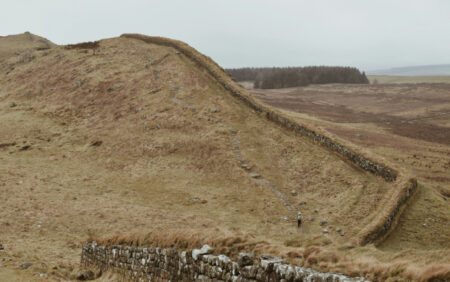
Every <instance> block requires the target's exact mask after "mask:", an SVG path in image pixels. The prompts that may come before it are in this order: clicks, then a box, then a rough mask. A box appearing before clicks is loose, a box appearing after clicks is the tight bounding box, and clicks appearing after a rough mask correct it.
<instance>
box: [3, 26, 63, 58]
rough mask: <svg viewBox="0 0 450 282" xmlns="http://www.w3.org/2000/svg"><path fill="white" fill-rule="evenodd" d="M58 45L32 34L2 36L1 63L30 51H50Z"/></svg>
mask: <svg viewBox="0 0 450 282" xmlns="http://www.w3.org/2000/svg"><path fill="white" fill-rule="evenodd" d="M55 46H56V44H55V43H53V42H51V41H50V40H48V39H46V38H44V37H40V36H37V35H34V34H32V33H30V32H25V33H22V34H15V35H8V36H0V61H2V60H4V59H6V58H8V57H10V56H13V55H15V54H17V53H21V52H23V51H25V50H28V49H49V48H53V47H55Z"/></svg>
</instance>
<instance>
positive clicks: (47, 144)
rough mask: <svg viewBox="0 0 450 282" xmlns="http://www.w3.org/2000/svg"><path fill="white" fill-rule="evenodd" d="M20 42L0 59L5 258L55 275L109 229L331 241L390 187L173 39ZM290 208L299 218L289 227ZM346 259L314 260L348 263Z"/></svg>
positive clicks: (362, 219)
mask: <svg viewBox="0 0 450 282" xmlns="http://www.w3.org/2000/svg"><path fill="white" fill-rule="evenodd" d="M32 55H33V56H32V57H33V59H31V60H30V61H21V60H16V59H15V58H14V57H11V58H10V59H9V61H8V64H9V65H8V68H4V69H1V70H0V85H1V86H2V87H1V88H0V120H1V123H2V125H3V126H2V127H1V128H0V136H1V141H0V143H1V144H0V160H1V162H0V201H1V202H2V209H1V210H0V218H1V222H0V225H1V226H2V228H1V229H0V240H1V241H0V243H1V244H3V246H4V247H5V251H3V252H6V253H7V254H8V255H9V257H11V260H10V261H8V262H6V263H5V265H6V267H7V268H14V267H15V266H17V265H18V264H19V263H20V262H22V261H24V260H27V261H31V262H32V263H33V266H32V267H31V268H30V269H29V270H27V271H29V272H32V273H35V274H36V275H37V274H38V273H40V272H45V273H49V274H51V275H52V277H58V276H61V277H66V278H67V277H68V276H69V275H70V274H71V273H72V271H73V269H74V268H75V267H76V265H77V264H78V261H79V254H80V249H79V246H80V245H81V243H82V242H83V241H85V240H86V239H87V238H88V237H89V236H90V237H105V236H109V235H112V234H117V233H119V234H120V235H121V236H125V237H126V236H128V235H127V234H129V233H137V234H146V233H148V232H152V234H153V235H151V236H157V235H155V234H166V235H161V236H167V237H170V236H169V235H167V234H177V236H181V237H182V236H185V237H186V238H196V240H197V241H202V240H204V241H207V240H210V239H208V238H216V239H217V238H224V239H223V241H222V243H221V244H222V245H221V244H219V243H217V242H216V244H217V245H218V246H219V247H220V248H222V251H223V252H224V253H227V252H228V253H233V252H236V250H239V249H245V248H247V249H250V248H251V249H252V251H256V252H271V253H275V254H280V255H287V253H288V252H291V254H292V252H293V251H295V252H300V253H301V252H302V251H303V250H304V248H306V247H308V246H310V245H319V246H322V247H324V248H326V249H327V248H330V249H335V248H337V247H338V246H342V245H344V244H348V243H351V242H352V240H353V239H354V238H356V237H357V236H358V234H359V233H360V232H361V231H362V230H363V229H364V228H365V227H366V226H367V225H368V224H369V223H370V222H371V221H372V220H373V219H374V218H376V217H377V215H378V213H379V212H380V209H381V208H383V206H384V205H386V203H387V202H388V201H389V200H390V198H391V196H392V194H391V193H390V191H389V189H391V186H392V185H391V184H389V183H388V182H386V181H385V180H384V179H382V178H381V177H378V176H375V175H372V174H370V173H367V172H364V171H362V170H361V169H359V168H356V167H355V166H353V165H350V164H349V163H348V162H347V161H346V160H344V159H343V158H342V157H340V156H338V155H337V154H332V153H330V151H329V150H327V149H325V148H324V147H321V146H317V145H316V144H315V143H314V142H313V141H312V140H311V139H310V138H307V137H303V136H301V135H298V134H296V133H294V132H292V131H288V130H286V129H285V128H283V127H280V126H279V125H277V124H276V123H273V122H270V121H269V120H267V119H266V117H265V116H263V115H262V114H261V113H258V112H256V111H254V110H251V109H249V107H248V106H247V105H246V104H245V103H242V101H239V100H238V99H236V98H234V97H232V96H231V95H230V94H229V92H228V91H227V90H225V89H224V88H223V86H222V85H221V84H219V83H218V81H217V80H216V79H213V78H212V77H211V75H210V74H209V73H208V72H207V71H205V70H204V69H202V68H200V67H199V66H198V65H197V64H196V63H195V62H193V61H192V60H190V59H189V58H187V57H186V56H185V55H184V54H182V53H180V52H179V51H177V50H175V49H173V48H171V47H167V46H161V45H155V44H148V43H146V42H144V41H141V40H136V39H130V38H123V37H122V38H113V39H107V40H102V41H100V45H99V48H98V50H96V51H95V55H94V53H93V51H92V50H89V49H82V48H79V49H77V48H71V49H67V48H65V47H63V46H60V47H55V48H54V49H51V50H43V51H39V50H36V51H33V53H32ZM11 67H13V69H11ZM7 69H8V70H7ZM388 192H389V193H388ZM297 210H301V211H302V212H303V215H304V218H305V219H307V218H309V217H310V219H311V220H305V223H304V229H303V230H302V232H301V233H300V234H299V232H298V230H297V227H296V225H295V222H294V217H293V214H295V212H296V211H297ZM321 220H326V222H327V223H326V224H325V225H324V226H321V225H320V221H321ZM323 229H327V232H324V231H323ZM337 229H340V230H341V231H337ZM149 236H150V235H149ZM151 236H150V237H151ZM129 238H133V237H132V236H131V235H130V236H129ZM203 238H204V239H203ZM49 242H51V243H49ZM327 246H328V247H327ZM295 252H294V254H293V255H291V256H292V259H294V260H297V263H302V264H305V265H308V266H312V267H316V268H318V267H319V265H318V263H319V262H318V261H317V259H316V260H306V259H305V260H304V259H303V258H306V257H302V256H301V255H297V256H296V255H295ZM359 252H363V253H364V252H365V251H359ZM370 252H371V250H370ZM319 253H320V251H317V255H318V254H319ZM318 256H319V255H318ZM344 261H345V262H346V263H343V262H341V263H340V264H337V261H335V260H331V261H328V263H327V261H326V260H325V261H322V262H321V264H320V268H321V269H322V268H324V270H327V269H334V270H340V271H348V269H346V267H347V265H351V264H352V262H351V261H349V260H344ZM365 271H367V269H366V270H364V268H361V273H362V274H366V273H365ZM352 274H355V273H352Z"/></svg>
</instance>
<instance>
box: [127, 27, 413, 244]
mask: <svg viewBox="0 0 450 282" xmlns="http://www.w3.org/2000/svg"><path fill="white" fill-rule="evenodd" d="M121 37H125V38H131V39H137V40H142V41H144V42H147V43H151V44H157V45H163V46H168V47H172V48H174V49H176V50H177V51H179V52H180V53H182V54H184V55H185V56H186V57H188V58H189V59H191V60H192V61H194V62H195V63H197V64H198V65H199V66H200V67H201V68H202V69H204V70H205V71H207V72H208V73H209V74H210V75H211V76H212V77H213V78H214V79H215V80H216V81H217V82H218V83H219V84H220V85H222V86H223V87H224V88H225V89H226V90H228V91H229V92H230V93H231V94H232V95H233V96H235V97H237V98H238V99H240V100H242V101H243V102H244V103H245V104H247V105H248V106H249V107H251V108H252V109H254V110H255V111H258V112H261V113H264V114H266V116H267V118H268V119H270V120H272V121H274V122H276V123H278V124H280V125H282V126H284V127H286V128H289V129H291V130H293V131H295V132H298V133H300V134H302V135H305V136H308V137H310V138H311V139H312V140H314V141H315V142H317V143H319V144H321V145H323V146H325V147H327V148H329V149H330V150H331V151H334V152H337V153H338V154H340V155H341V156H343V157H344V158H345V159H347V160H349V161H351V162H352V163H353V164H355V165H356V166H359V167H360V168H362V169H363V170H365V171H368V172H370V173H372V174H374V175H378V176H381V177H382V178H383V179H384V180H386V181H388V182H394V181H396V180H397V182H400V183H398V185H394V187H393V189H397V190H396V191H394V193H393V194H394V196H393V197H392V198H391V199H390V200H389V201H388V203H386V204H385V209H384V210H383V213H382V216H379V217H378V218H377V219H376V220H375V222H374V223H373V224H370V225H369V226H368V228H366V229H365V230H364V232H363V233H362V235H361V236H360V237H359V238H358V240H359V242H360V243H361V244H367V243H372V242H375V241H377V240H378V241H379V240H380V239H381V238H384V237H386V235H387V234H388V233H389V231H390V230H391V229H392V228H393V227H394V226H395V222H396V221H397V220H396V219H397V217H398V216H399V215H400V213H401V210H402V208H403V207H404V206H405V205H406V203H407V200H408V199H409V198H410V197H411V195H412V194H413V192H414V191H415V190H416V189H417V181H416V180H415V179H405V178H404V177H401V179H400V181H398V180H399V179H397V178H398V173H397V172H396V171H395V170H394V169H392V168H389V167H388V166H386V165H383V164H380V163H378V162H376V161H373V160H370V159H368V158H366V157H364V156H362V155H361V154H359V153H356V152H354V151H352V150H350V149H349V148H347V147H345V146H344V145H342V144H339V143H338V142H336V141H335V140H332V139H331V138H329V137H327V136H324V135H322V134H319V133H317V132H316V131H315V130H313V129H310V128H308V127H306V126H304V125H301V124H299V123H297V122H295V121H292V120H290V119H289V118H286V117H283V116H282V115H281V114H279V113H277V112H275V111H273V110H271V109H270V108H269V107H267V106H265V105H264V104H262V103H261V102H259V101H257V100H255V99H254V98H252V97H251V96H249V95H248V94H245V93H243V91H241V90H240V89H239V87H237V86H236V85H235V83H234V82H232V80H231V78H230V77H229V76H228V75H227V74H226V72H225V71H224V70H223V69H222V68H221V67H220V66H219V65H217V64H216V63H215V62H214V61H213V60H211V59H210V58H208V57H206V56H204V55H202V54H200V53H199V52H197V51H196V50H195V49H194V48H192V47H190V46H189V45H187V44H185V43H183V42H181V41H176V40H172V39H167V38H163V37H150V36H144V35H141V34H123V35H121Z"/></svg>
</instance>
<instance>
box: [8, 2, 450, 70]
mask: <svg viewBox="0 0 450 282" xmlns="http://www.w3.org/2000/svg"><path fill="white" fill-rule="evenodd" d="M0 4H1V5H0V8H1V11H2V12H1V16H0V35H9V34H16V33H23V32H24V31H30V32H32V33H34V34H37V35H41V36H43V37H46V38H48V39H50V40H51V41H53V42H55V43H57V44H67V43H77V42H83V41H92V40H98V39H102V38H107V37H115V36H119V35H120V34H122V33H125V32H128V33H143V34H147V35H158V36H164V37H170V38H175V39H179V40H182V41H185V42H187V43H189V44H190V45H192V46H193V47H195V48H196V49H198V50H199V51H200V52H202V53H204V54H206V55H208V56H210V57H212V58H213V59H214V60H216V61H217V62H218V63H219V64H220V65H222V66H223V67H227V68H228V67H244V66H305V65H346V66H347V65H348V66H355V67H358V68H361V69H363V70H374V69H380V68H390V67H398V66H411V65H429V64H448V63H450V1H448V0H422V1H418V0H403V1H400V0H379V1H375V0H373V1H369V0H367V1H365V0H339V1H338V0H327V1H325V0H315V1H311V0H309V1H301V0H291V1H287V0H286V1H283V0H277V1H276V0H272V1H266V0H222V1H220V0H190V1H188V0H185V1H182V0H174V1H171V0H158V1H156V0H154V1H150V0H147V1H145V0H122V1H115V0H70V1H69V0H39V1H35V0H29V1H25V0H0Z"/></svg>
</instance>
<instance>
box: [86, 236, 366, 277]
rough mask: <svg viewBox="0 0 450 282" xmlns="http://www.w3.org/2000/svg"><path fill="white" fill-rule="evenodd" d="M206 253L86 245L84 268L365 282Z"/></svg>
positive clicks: (275, 261)
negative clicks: (234, 259)
mask: <svg viewBox="0 0 450 282" xmlns="http://www.w3.org/2000/svg"><path fill="white" fill-rule="evenodd" d="M211 250H212V249H211V248H210V247H209V246H207V245H205V246H203V248H202V249H199V250H192V251H183V252H179V251H178V250H176V249H161V248H154V249H152V248H138V247H129V246H99V245H97V244H96V243H95V242H88V243H85V244H84V245H83V252H82V255H81V264H82V266H85V267H96V268H99V269H101V270H102V271H103V272H104V271H106V270H108V269H109V270H113V271H115V272H118V273H119V274H121V275H122V276H123V278H125V279H126V280H131V281H283V280H284V281H365V280H364V279H362V278H350V277H346V276H344V275H341V274H335V273H320V272H317V271H314V270H312V269H309V268H302V267H296V266H291V265H287V264H283V263H282V260H281V259H279V258H275V257H270V256H262V257H261V258H260V259H259V260H258V263H256V264H255V263H254V262H255V259H254V257H253V255H252V254H246V253H241V254H239V256H238V259H237V261H233V260H231V259H230V258H229V257H227V256H225V255H219V256H215V255H211V254H209V253H210V252H211Z"/></svg>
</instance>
